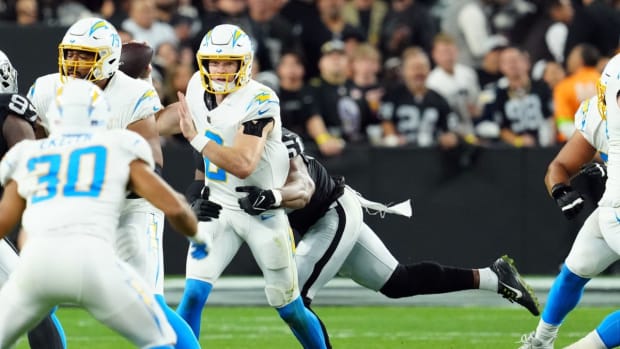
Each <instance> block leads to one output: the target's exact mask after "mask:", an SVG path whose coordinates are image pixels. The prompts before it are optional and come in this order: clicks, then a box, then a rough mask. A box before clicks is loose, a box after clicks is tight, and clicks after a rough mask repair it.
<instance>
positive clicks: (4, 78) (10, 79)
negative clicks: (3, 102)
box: [0, 51, 17, 93]
mask: <svg viewBox="0 0 620 349" xmlns="http://www.w3.org/2000/svg"><path fill="white" fill-rule="evenodd" d="M0 93H17V70H15V68H13V65H12V64H11V61H10V60H9V57H7V56H6V54H4V52H2V51H0Z"/></svg>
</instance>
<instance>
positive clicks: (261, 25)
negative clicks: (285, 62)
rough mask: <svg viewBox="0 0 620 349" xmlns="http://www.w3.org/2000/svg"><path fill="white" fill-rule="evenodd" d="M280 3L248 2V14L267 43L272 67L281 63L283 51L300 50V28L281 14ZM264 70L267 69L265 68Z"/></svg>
mask: <svg viewBox="0 0 620 349" xmlns="http://www.w3.org/2000/svg"><path fill="white" fill-rule="evenodd" d="M280 5H281V4H280V2H279V1H275V0H248V13H249V15H250V18H252V20H253V21H254V23H255V26H256V29H257V32H258V33H259V34H258V35H259V36H260V37H261V38H262V39H263V42H264V43H265V50H266V52H267V53H268V55H267V56H268V57H269V62H270V67H275V66H276V65H277V64H278V62H279V61H280V56H281V55H282V51H283V50H285V49H286V50H291V49H298V50H301V47H300V45H299V34H300V33H299V31H300V30H299V28H297V29H295V28H294V27H293V25H292V24H291V23H290V22H289V21H288V20H287V19H286V18H284V17H283V16H282V15H281V14H280V13H279V10H280ZM263 70H265V68H264V67H263Z"/></svg>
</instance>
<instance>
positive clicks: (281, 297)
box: [158, 24, 324, 348]
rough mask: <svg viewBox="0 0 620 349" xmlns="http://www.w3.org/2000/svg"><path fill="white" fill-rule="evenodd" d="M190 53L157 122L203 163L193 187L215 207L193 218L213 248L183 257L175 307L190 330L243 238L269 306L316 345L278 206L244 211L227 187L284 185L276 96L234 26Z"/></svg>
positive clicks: (319, 342)
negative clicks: (257, 76) (173, 99)
mask: <svg viewBox="0 0 620 349" xmlns="http://www.w3.org/2000/svg"><path fill="white" fill-rule="evenodd" d="M196 58H197V60H198V66H199V71H198V72H196V73H195V74H194V76H193V77H192V78H191V80H190V82H189V84H188V86H187V98H186V97H185V96H184V95H183V94H182V93H179V102H177V103H176V104H174V105H171V106H170V107H169V108H166V109H168V110H166V111H165V112H164V113H162V114H160V115H159V116H158V126H160V125H164V126H163V127H161V128H160V131H162V133H164V134H165V133H167V134H174V133H178V132H182V133H183V135H184V136H185V138H186V139H187V140H188V141H189V142H190V144H191V145H192V146H193V147H194V148H195V149H196V150H197V151H198V152H199V153H201V154H202V156H203V157H204V168H203V171H197V173H196V175H197V176H196V180H197V182H196V183H197V185H195V186H194V187H195V188H196V189H197V190H200V188H201V187H202V185H203V183H205V182H207V183H208V184H209V189H210V194H211V200H213V201H214V202H215V203H217V204H220V205H221V206H222V207H223V209H222V212H221V215H220V217H219V219H218V220H215V221H211V222H204V223H203V222H201V225H202V227H203V228H204V229H208V233H209V234H211V235H212V236H213V252H212V253H211V254H210V255H209V257H208V258H205V259H204V260H201V261H196V260H193V259H191V258H189V256H188V260H187V267H186V278H187V280H186V284H185V292H184V293H183V298H182V300H181V303H180V305H179V308H178V309H177V311H178V312H179V313H180V314H181V315H182V316H183V318H184V319H186V320H187V322H188V323H189V324H190V326H191V327H192V328H193V330H194V333H195V334H196V336H198V335H199V333H200V316H201V312H202V309H203V307H204V305H205V302H206V300H207V297H208V296H209V293H210V292H211V289H212V287H213V284H214V283H215V281H217V279H218V278H219V277H220V275H221V273H222V272H223V270H224V268H226V266H227V265H228V264H229V263H230V261H231V259H232V258H233V257H234V256H235V254H236V253H237V251H238V250H239V247H240V246H241V244H242V243H243V242H246V243H247V244H248V246H249V247H250V249H251V250H252V254H253V255H254V257H255V258H256V261H257V263H258V266H259V267H260V268H261V270H262V273H263V276H264V278H265V294H266V296H267V301H268V302H269V304H270V305H271V306H273V307H275V308H276V310H277V311H278V313H279V314H280V317H281V318H282V319H283V320H284V321H285V322H286V323H287V324H288V325H289V326H290V327H291V329H292V331H293V333H294V334H295V336H296V337H297V339H298V340H299V341H300V342H301V344H302V345H303V346H304V348H323V347H324V340H323V335H322V332H321V328H320V325H319V322H318V320H317V318H316V317H315V316H314V315H313V314H312V313H311V312H309V311H308V310H307V309H306V308H305V307H304V304H303V301H302V299H301V297H300V294H299V288H298V283H297V271H296V267H295V261H294V259H293V245H292V241H291V236H290V230H289V227H288V220H287V217H286V213H285V212H284V209H281V208H277V209H274V210H269V211H266V212H264V213H263V214H262V215H258V216H251V215H248V214H246V213H245V212H243V210H242V209H241V208H240V207H239V203H238V201H237V200H238V199H239V197H242V196H244V194H243V193H239V192H236V191H235V188H236V187H239V186H246V185H250V184H255V185H260V186H265V187H280V186H282V185H284V181H285V179H286V174H287V173H288V157H287V152H286V147H285V146H284V144H283V143H282V140H281V137H282V129H281V127H282V124H281V120H280V105H279V100H278V97H277V96H276V94H275V92H274V91H273V90H271V89H270V88H269V87H267V86H265V85H263V84H261V83H259V82H257V81H255V80H253V79H252V78H251V70H252V61H253V51H252V43H251V40H250V38H249V37H248V35H247V34H246V33H245V32H244V31H243V30H241V29H240V28H239V27H237V26H235V25H229V24H223V25H218V26H216V27H214V28H213V29H212V30H211V31H209V32H208V33H207V34H206V35H205V36H204V37H203V39H202V41H201V44H200V46H199V49H198V52H197V54H196ZM165 125H167V127H166V126H165ZM276 201H277V199H276ZM194 206H195V207H196V206H199V205H198V204H195V205H194Z"/></svg>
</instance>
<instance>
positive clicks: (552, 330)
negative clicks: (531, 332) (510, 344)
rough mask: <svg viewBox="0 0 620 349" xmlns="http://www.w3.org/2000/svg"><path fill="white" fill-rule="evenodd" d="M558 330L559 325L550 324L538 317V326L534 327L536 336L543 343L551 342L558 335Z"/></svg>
mask: <svg viewBox="0 0 620 349" xmlns="http://www.w3.org/2000/svg"><path fill="white" fill-rule="evenodd" d="M559 330H560V326H559V325H551V324H548V323H546V322H544V321H543V319H540V321H538V326H537V327H536V338H538V339H540V340H541V341H543V342H545V343H553V341H555V338H556V337H557V336H558V331H559Z"/></svg>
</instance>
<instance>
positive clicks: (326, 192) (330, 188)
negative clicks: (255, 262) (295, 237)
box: [282, 129, 344, 235]
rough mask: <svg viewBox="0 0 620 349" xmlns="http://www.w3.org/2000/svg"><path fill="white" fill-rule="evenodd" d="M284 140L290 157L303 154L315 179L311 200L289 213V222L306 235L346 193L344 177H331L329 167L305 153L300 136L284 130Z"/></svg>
mask: <svg viewBox="0 0 620 349" xmlns="http://www.w3.org/2000/svg"><path fill="white" fill-rule="evenodd" d="M282 131H283V132H282V141H283V142H284V144H285V145H286V147H287V148H288V150H289V152H288V154H289V158H291V159H292V158H294V157H296V156H301V157H302V158H303V160H304V162H305V164H306V166H307V167H308V174H309V175H310V178H312V180H313V181H314V194H312V198H310V202H308V204H307V205H306V206H305V207H304V208H301V209H298V210H295V211H292V212H290V213H289V214H288V219H289V223H290V224H291V227H293V229H295V230H296V231H297V232H298V233H299V234H300V235H304V234H305V233H306V232H307V231H308V229H309V228H310V227H311V226H312V225H314V224H315V223H316V222H317V221H318V220H319V219H320V218H321V217H323V215H324V214H325V212H327V210H329V207H330V206H331V205H332V203H333V202H334V201H336V199H338V198H339V197H340V196H342V194H343V193H344V178H343V177H331V176H330V175H329V173H328V172H327V169H325V167H324V166H323V165H321V163H320V162H318V161H317V160H316V159H315V158H313V157H311V156H307V155H305V154H304V153H303V146H302V143H301V140H300V139H299V136H298V135H296V134H294V133H292V132H290V131H288V130H286V129H283V130H282Z"/></svg>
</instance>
